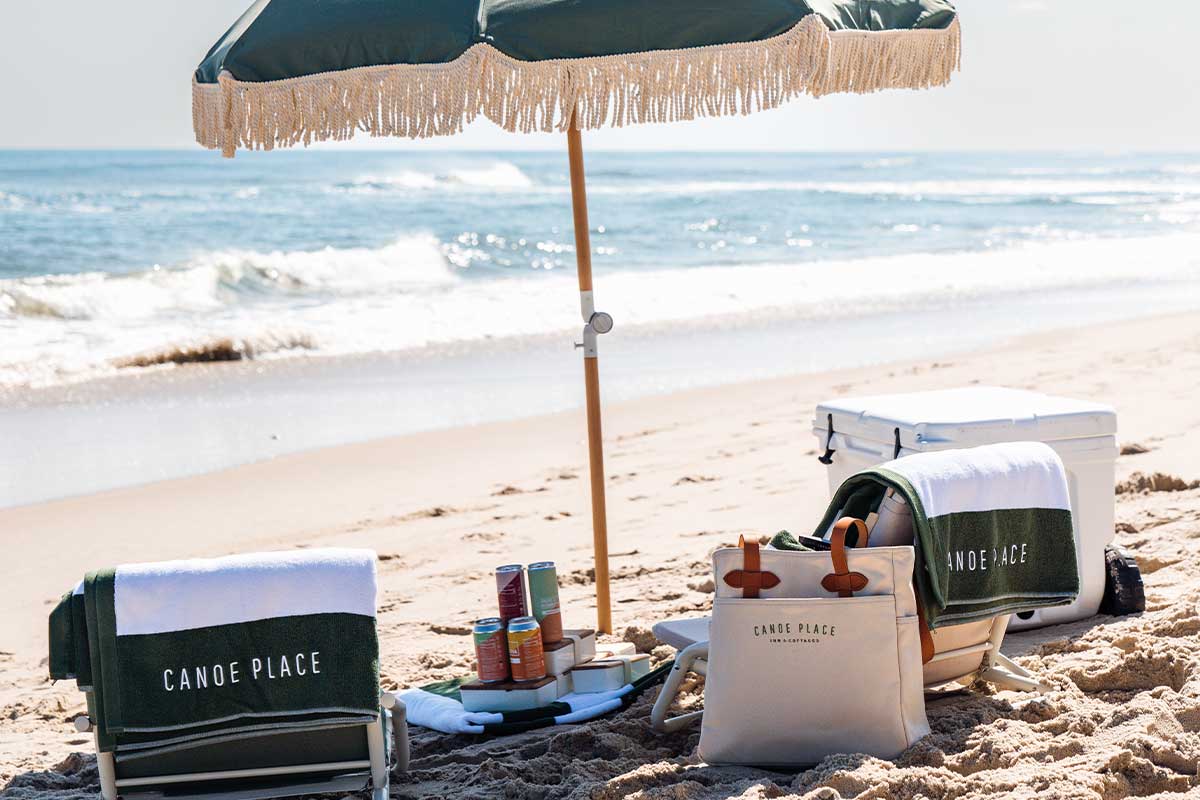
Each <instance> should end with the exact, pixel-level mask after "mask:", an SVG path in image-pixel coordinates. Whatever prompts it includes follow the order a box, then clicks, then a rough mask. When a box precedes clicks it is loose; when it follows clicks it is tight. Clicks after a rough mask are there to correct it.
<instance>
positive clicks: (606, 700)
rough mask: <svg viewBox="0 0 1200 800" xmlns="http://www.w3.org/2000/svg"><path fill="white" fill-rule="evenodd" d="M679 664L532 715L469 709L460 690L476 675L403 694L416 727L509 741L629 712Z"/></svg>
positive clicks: (568, 699)
mask: <svg viewBox="0 0 1200 800" xmlns="http://www.w3.org/2000/svg"><path fill="white" fill-rule="evenodd" d="M674 663H675V662H674V661H670V662H668V663H666V664H663V665H662V666H660V667H658V668H656V669H654V670H651V671H650V673H649V674H647V675H643V676H642V677H641V678H638V679H637V680H635V681H633V682H632V683H627V684H625V685H624V686H622V687H621V688H619V689H614V690H612V691H611V692H595V693H582V694H581V693H578V692H572V693H570V694H565V695H563V696H562V697H560V698H559V699H558V700H557V701H556V702H554V703H551V704H550V705H548V706H545V707H544V708H533V709H529V710H528V711H504V712H481V711H467V710H466V709H465V708H463V704H462V697H461V694H460V693H459V691H458V688H459V687H460V686H462V685H463V684H464V683H470V682H471V681H473V680H475V676H473V675H472V676H470V677H466V678H457V679H452V680H448V681H439V682H437V683H431V684H429V685H427V686H422V687H421V688H419V689H408V690H406V691H403V692H401V693H400V694H398V695H397V698H398V699H399V700H400V701H401V702H403V703H404V706H405V709H406V712H407V719H408V722H409V724H411V725H419V726H420V727H422V728H429V729H430V730H435V731H440V732H441V733H476V734H491V735H495V736H503V735H507V734H512V733H522V732H524V731H529V730H534V729H535V728H546V727H549V726H551V725H571V724H577V723H580V722H588V721H590V720H593V719H597V718H598V717H602V716H604V715H605V714H608V713H610V712H613V711H616V710H618V709H621V708H627V707H628V706H629V705H630V704H632V703H633V701H634V700H635V699H637V697H638V695H640V694H641V693H642V691H643V690H645V689H646V688H647V687H649V686H653V685H654V684H655V683H658V682H659V681H661V680H663V679H664V678H665V677H666V676H667V673H668V672H670V671H671V667H672V666H673V665H674Z"/></svg>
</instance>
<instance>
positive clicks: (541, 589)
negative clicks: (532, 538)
mask: <svg viewBox="0 0 1200 800" xmlns="http://www.w3.org/2000/svg"><path fill="white" fill-rule="evenodd" d="M529 605H530V607H531V610H532V611H533V618H534V619H536V620H537V621H538V625H539V626H540V627H541V629H542V641H543V642H558V641H561V640H562V638H563V625H562V611H561V609H560V608H559V603H558V570H556V569H555V568H554V562H553V561H539V562H538V563H536V564H530V565H529Z"/></svg>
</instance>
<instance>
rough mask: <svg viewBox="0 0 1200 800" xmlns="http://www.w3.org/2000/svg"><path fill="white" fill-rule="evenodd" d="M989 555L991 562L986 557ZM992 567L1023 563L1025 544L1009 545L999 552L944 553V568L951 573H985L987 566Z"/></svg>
mask: <svg viewBox="0 0 1200 800" xmlns="http://www.w3.org/2000/svg"><path fill="white" fill-rule="evenodd" d="M989 554H990V555H991V561H990V562H989V561H988V556H989ZM989 563H990V564H991V565H992V566H993V567H1011V566H1014V565H1016V564H1024V563H1025V543H1024V542H1021V544H1019V545H1018V544H1011V545H1006V546H1004V547H1001V548H1000V549H999V550H997V549H996V548H994V547H993V548H992V549H991V551H990V553H989V551H988V549H987V548H986V547H985V548H982V549H979V550H951V551H949V552H947V553H946V568H947V569H949V570H950V571H951V572H987V568H988V564H989Z"/></svg>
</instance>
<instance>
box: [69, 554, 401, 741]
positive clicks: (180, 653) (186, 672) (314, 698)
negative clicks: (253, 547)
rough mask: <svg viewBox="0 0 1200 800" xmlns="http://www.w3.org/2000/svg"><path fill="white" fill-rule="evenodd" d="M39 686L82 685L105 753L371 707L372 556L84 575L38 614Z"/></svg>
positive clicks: (239, 561) (254, 560)
mask: <svg viewBox="0 0 1200 800" xmlns="http://www.w3.org/2000/svg"><path fill="white" fill-rule="evenodd" d="M49 668H50V674H51V677H52V678H55V679H59V678H74V679H75V680H76V681H77V682H78V684H79V685H80V687H81V688H87V689H91V690H92V692H93V695H92V697H91V709H90V712H91V715H92V717H93V719H94V721H95V723H96V728H97V733H98V738H99V741H100V747H101V749H102V750H105V751H120V752H123V753H128V752H133V751H147V750H151V749H158V750H161V749H162V748H174V747H178V746H182V745H184V744H196V743H199V742H208V741H214V740H217V739H229V738H231V737H236V736H239V735H247V736H249V735H254V734H256V733H259V732H261V731H262V730H264V729H284V728H287V729H303V728H307V727H328V726H329V725H331V724H341V723H344V724H362V723H363V722H365V721H368V720H369V719H371V718H373V717H374V716H376V715H377V714H378V712H379V645H378V639H377V636H376V630H375V555H374V553H372V552H371V551H362V550H306V551H294V552H289V553H264V554H252V555H247V556H234V557H229V558H223V559H197V560H190V561H179V562H165V563H161V564H137V565H126V566H123V567H118V568H116V569H110V570H104V571H99V572H93V573H90V574H89V575H88V576H87V577H86V578H85V580H84V581H83V583H82V584H81V586H80V587H79V588H77V589H76V590H75V591H74V592H71V593H69V594H68V595H64V597H63V599H62V600H61V601H60V602H59V604H58V606H57V607H56V608H55V609H54V610H53V611H52V612H51V614H50V658H49Z"/></svg>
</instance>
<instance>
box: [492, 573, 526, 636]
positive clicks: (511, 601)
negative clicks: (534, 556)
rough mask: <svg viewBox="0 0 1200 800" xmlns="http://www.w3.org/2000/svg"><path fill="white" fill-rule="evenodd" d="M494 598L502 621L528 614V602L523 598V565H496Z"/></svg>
mask: <svg viewBox="0 0 1200 800" xmlns="http://www.w3.org/2000/svg"><path fill="white" fill-rule="evenodd" d="M496 599H497V600H498V601H499V606H500V619H501V621H503V622H508V621H509V620H511V619H515V618H516V617H524V616H526V615H528V614H529V604H528V603H527V602H526V600H525V568H524V567H522V566H521V565H520V564H506V565H505V566H503V567H496Z"/></svg>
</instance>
